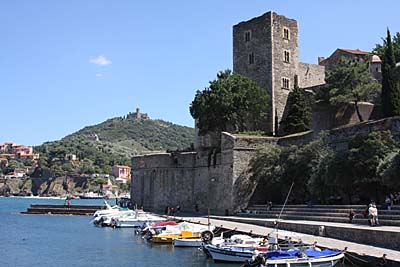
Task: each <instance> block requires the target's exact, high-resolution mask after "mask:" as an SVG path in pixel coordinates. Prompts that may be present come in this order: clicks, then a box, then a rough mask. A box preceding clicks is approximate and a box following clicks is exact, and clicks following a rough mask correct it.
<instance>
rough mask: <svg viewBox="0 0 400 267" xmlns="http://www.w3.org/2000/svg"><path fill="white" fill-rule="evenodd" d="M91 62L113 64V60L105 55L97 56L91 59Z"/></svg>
mask: <svg viewBox="0 0 400 267" xmlns="http://www.w3.org/2000/svg"><path fill="white" fill-rule="evenodd" d="M90 63H93V64H96V65H99V66H107V65H109V64H111V61H110V60H108V59H107V58H106V57H105V56H97V57H95V58H91V59H90Z"/></svg>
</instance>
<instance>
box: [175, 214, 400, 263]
mask: <svg viewBox="0 0 400 267" xmlns="http://www.w3.org/2000/svg"><path fill="white" fill-rule="evenodd" d="M174 218H175V220H182V221H187V222H194V223H200V224H205V225H207V224H208V218H207V216H190V215H188V216H183V215H182V216H181V215H180V216H175V217H174ZM265 221H266V220H265V219H263V220H261V219H255V218H243V217H231V216H210V224H211V225H214V226H216V227H222V228H224V229H228V230H236V231H238V232H242V233H247V234H252V235H259V236H265V235H267V234H269V233H271V234H272V233H274V235H275V234H277V235H278V238H279V239H281V240H284V239H285V238H286V237H291V238H292V240H293V241H299V240H301V241H302V242H303V243H304V244H307V245H312V244H313V243H314V242H317V245H318V246H320V247H325V248H332V249H337V250H344V249H345V248H346V250H347V252H349V253H351V254H352V255H356V256H360V257H368V258H376V259H382V257H383V255H385V257H386V260H387V261H388V263H389V264H390V265H388V266H400V238H399V234H400V227H394V226H380V227H369V226H363V225H350V224H348V225H345V224H343V223H325V222H324V223H321V222H312V221H303V222H300V221H283V220H282V221H281V222H280V224H279V225H280V226H281V224H282V223H290V224H294V225H295V224H307V225H317V224H318V226H321V225H326V226H327V227H329V226H330V227H333V226H336V227H338V229H337V231H344V232H345V233H346V231H349V230H351V229H356V228H360V230H361V231H365V235H371V234H372V232H370V231H374V233H373V235H382V234H385V232H390V233H397V235H396V236H395V238H394V239H393V242H394V243H393V247H395V248H393V249H392V248H383V247H379V246H376V245H370V244H361V243H360V242H357V240H354V241H345V240H341V239H336V238H331V237H328V236H320V235H318V234H307V233H299V232H294V231H288V230H281V229H279V230H278V231H276V229H275V228H273V227H268V226H265V225H263V224H265ZM268 221H271V223H272V220H271V219H269V220H268Z"/></svg>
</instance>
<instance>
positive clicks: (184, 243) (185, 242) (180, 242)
mask: <svg viewBox="0 0 400 267" xmlns="http://www.w3.org/2000/svg"><path fill="white" fill-rule="evenodd" d="M172 243H173V244H174V247H197V248H198V247H200V246H201V244H202V243H203V240H202V239H201V238H175V239H174V240H173V241H172Z"/></svg>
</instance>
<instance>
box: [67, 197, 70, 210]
mask: <svg viewBox="0 0 400 267" xmlns="http://www.w3.org/2000/svg"><path fill="white" fill-rule="evenodd" d="M67 206H68V208H70V207H71V200H69V199H68V202H67Z"/></svg>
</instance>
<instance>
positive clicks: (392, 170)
mask: <svg viewBox="0 0 400 267" xmlns="http://www.w3.org/2000/svg"><path fill="white" fill-rule="evenodd" d="M377 175H378V176H379V177H380V178H381V179H382V181H383V184H384V185H385V186H386V187H387V188H390V190H391V191H400V178H399V177H400V151H399V150H396V151H393V152H391V153H389V154H388V155H386V157H385V158H384V159H383V160H382V161H381V162H380V163H379V166H378V170H377Z"/></svg>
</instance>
